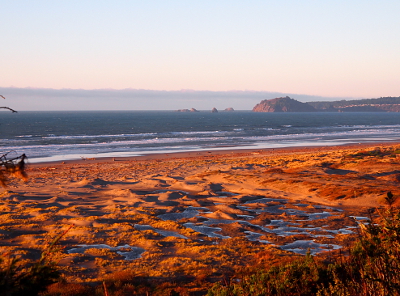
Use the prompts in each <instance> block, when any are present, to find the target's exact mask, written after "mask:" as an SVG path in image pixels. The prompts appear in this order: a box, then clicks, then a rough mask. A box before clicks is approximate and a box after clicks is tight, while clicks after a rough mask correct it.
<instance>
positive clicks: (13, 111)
mask: <svg viewBox="0 0 400 296" xmlns="http://www.w3.org/2000/svg"><path fill="white" fill-rule="evenodd" d="M0 109H8V110H10V111H12V113H17V111H15V110H14V109H11V108H10V107H0Z"/></svg>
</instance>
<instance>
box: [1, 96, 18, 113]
mask: <svg viewBox="0 0 400 296" xmlns="http://www.w3.org/2000/svg"><path fill="white" fill-rule="evenodd" d="M0 97H1V98H3V99H4V100H5V99H6V98H5V97H4V96H2V95H0ZM0 109H7V110H10V111H11V112H12V113H17V111H15V110H14V109H11V108H10V107H0Z"/></svg>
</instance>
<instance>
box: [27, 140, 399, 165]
mask: <svg viewBox="0 0 400 296" xmlns="http://www.w3.org/2000/svg"><path fill="white" fill-rule="evenodd" d="M393 145H400V141H385V142H363V143H347V144H342V145H321V146H317V145H316V146H287V147H277V148H245V149H238V148H232V149H228V148H227V149H218V150H214V149H210V150H196V151H181V152H166V153H165V152H159V153H148V154H143V155H137V156H126V157H123V156H121V157H96V156H95V155H94V157H87V158H85V157H81V159H69V160H55V161H43V162H33V163H30V162H29V158H28V162H27V163H28V165H29V166H33V167H43V166H48V165H59V164H81V163H107V162H114V161H119V162H120V161H135V160H160V159H175V158H194V157H205V156H221V155H225V156H231V157H235V156H239V155H241V156H249V155H252V154H254V153H263V154H268V153H271V152H272V153H273V154H274V155H282V154H290V153H305V152H322V151H334V150H338V149H365V148H371V147H379V146H393Z"/></svg>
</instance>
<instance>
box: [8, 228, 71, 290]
mask: <svg viewBox="0 0 400 296" xmlns="http://www.w3.org/2000/svg"><path fill="white" fill-rule="evenodd" d="M71 227H72V226H71ZM71 227H69V228H68V229H67V230H66V231H64V232H63V233H62V234H60V235H59V236H57V237H56V238H55V239H54V240H53V241H52V242H51V244H50V245H49V246H48V247H47V248H46V250H44V251H43V252H42V255H41V257H40V259H39V260H37V261H36V262H31V263H30V264H28V265H23V264H22V263H21V261H20V260H19V259H18V258H16V257H15V256H12V255H7V254H6V255H3V256H2V257H0V292H1V295H4V296H31V295H32V296H34V295H38V293H39V292H42V291H44V290H45V289H46V287H47V286H48V285H50V284H52V283H54V282H56V281H57V280H58V279H59V277H60V274H59V272H58V270H57V266H56V264H55V262H54V260H53V258H54V254H55V253H56V252H57V251H58V250H59V249H58V248H57V244H58V242H59V241H60V239H61V238H62V237H63V236H64V235H65V234H66V233H67V231H69V229H71Z"/></svg>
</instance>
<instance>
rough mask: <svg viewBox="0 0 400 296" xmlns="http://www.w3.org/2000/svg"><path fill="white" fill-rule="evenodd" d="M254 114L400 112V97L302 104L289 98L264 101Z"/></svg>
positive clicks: (254, 109)
mask: <svg viewBox="0 0 400 296" xmlns="http://www.w3.org/2000/svg"><path fill="white" fill-rule="evenodd" d="M253 111H254V112H400V97H381V98H378V99H360V100H349V101H347V100H341V101H330V102H329V101H328V102H321V101H320V102H307V103H302V102H299V101H297V100H295V99H292V98H290V97H288V96H286V97H280V98H275V99H271V100H263V101H261V102H260V103H259V104H257V105H256V106H254V108H253Z"/></svg>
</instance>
